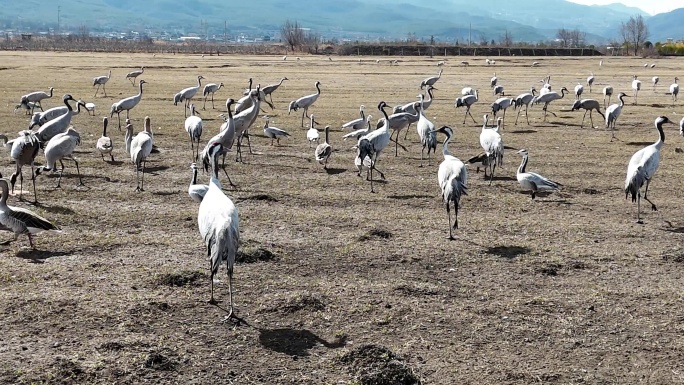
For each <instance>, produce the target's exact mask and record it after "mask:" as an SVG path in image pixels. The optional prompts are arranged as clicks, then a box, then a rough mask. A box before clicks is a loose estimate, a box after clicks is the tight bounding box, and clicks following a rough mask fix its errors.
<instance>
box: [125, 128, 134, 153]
mask: <svg viewBox="0 0 684 385" xmlns="http://www.w3.org/2000/svg"><path fill="white" fill-rule="evenodd" d="M124 139H126V153H127V154H130V153H131V141H132V140H133V127H131V126H128V127H126V137H125V138H124Z"/></svg>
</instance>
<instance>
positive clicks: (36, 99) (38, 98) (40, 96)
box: [21, 87, 54, 114]
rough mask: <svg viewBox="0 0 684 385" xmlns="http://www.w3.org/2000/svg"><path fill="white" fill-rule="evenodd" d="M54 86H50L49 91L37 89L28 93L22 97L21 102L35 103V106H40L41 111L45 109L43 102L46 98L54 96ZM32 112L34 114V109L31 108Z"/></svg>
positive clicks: (26, 103)
mask: <svg viewBox="0 0 684 385" xmlns="http://www.w3.org/2000/svg"><path fill="white" fill-rule="evenodd" d="M53 91H54V88H53V87H50V88H49V89H48V92H49V93H48V92H45V91H35V92H31V93H28V94H26V95H24V96H22V97H21V104H25V105H27V106H28V105H29V103H33V106H34V108H35V107H38V108H40V110H41V111H43V103H42V101H43V100H44V99H49V98H51V97H52V94H53ZM31 114H33V109H31Z"/></svg>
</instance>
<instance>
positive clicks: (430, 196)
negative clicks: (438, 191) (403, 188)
mask: <svg viewBox="0 0 684 385" xmlns="http://www.w3.org/2000/svg"><path fill="white" fill-rule="evenodd" d="M387 197H388V198H390V199H398V200H408V199H423V198H433V196H432V195H419V194H413V195H388V196H387Z"/></svg>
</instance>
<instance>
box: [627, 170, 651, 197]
mask: <svg viewBox="0 0 684 385" xmlns="http://www.w3.org/2000/svg"><path fill="white" fill-rule="evenodd" d="M644 182H646V175H644V173H643V169H642V167H641V166H639V167H638V168H637V169H636V170H635V171H634V174H633V175H632V177H631V178H629V179H627V182H626V183H625V199H627V196H629V195H630V194H631V195H632V202H636V200H637V196H638V195H639V189H640V188H641V186H643V185H644Z"/></svg>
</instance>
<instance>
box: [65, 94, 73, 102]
mask: <svg viewBox="0 0 684 385" xmlns="http://www.w3.org/2000/svg"><path fill="white" fill-rule="evenodd" d="M62 100H64V103H66V102H67V101H68V100H75V99H74V97H73V96H71V94H66V95H64V97H63V98H62Z"/></svg>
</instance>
